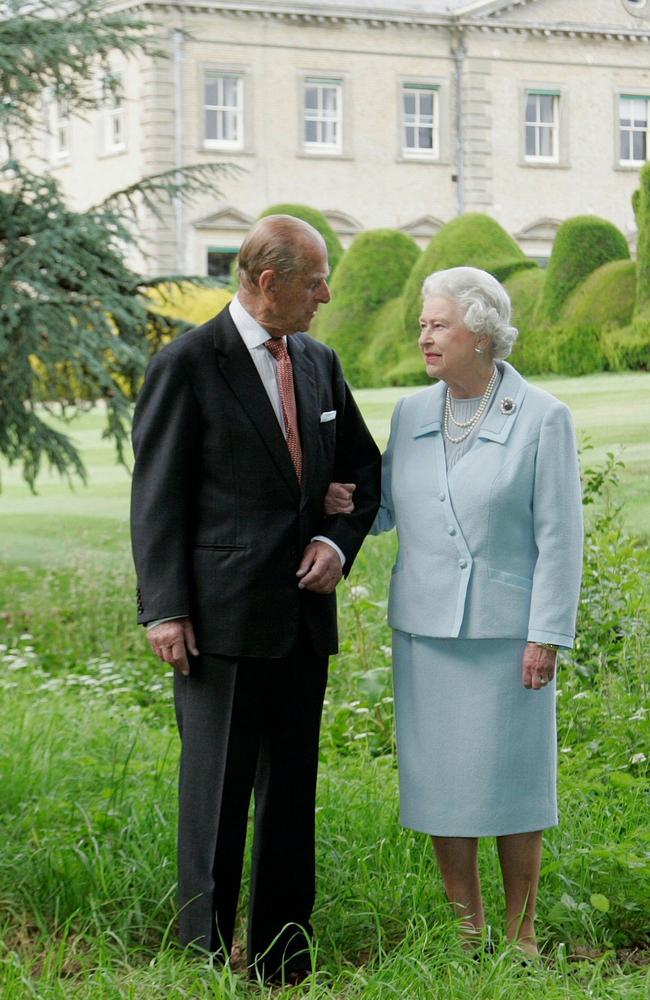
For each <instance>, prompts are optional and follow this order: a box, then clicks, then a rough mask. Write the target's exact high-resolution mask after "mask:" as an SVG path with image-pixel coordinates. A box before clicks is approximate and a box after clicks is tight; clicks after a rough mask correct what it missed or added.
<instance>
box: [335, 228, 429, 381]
mask: <svg viewBox="0 0 650 1000" xmlns="http://www.w3.org/2000/svg"><path fill="white" fill-rule="evenodd" d="M418 256H419V250H418V247H417V244H416V243H415V241H414V240H413V239H412V238H411V237H410V236H407V235H406V233H402V232H400V231H399V230H393V229H374V230H368V231H366V232H364V233H361V234H360V235H359V236H357V237H356V239H355V240H354V242H353V243H352V246H351V247H350V249H349V250H348V251H347V253H346V254H345V256H344V258H343V260H342V261H341V264H340V265H339V267H338V268H337V270H336V272H335V274H334V277H333V279H332V301H331V303H329V304H328V305H327V306H325V307H324V308H323V309H322V310H321V314H320V316H319V320H318V326H317V331H318V336H319V337H321V338H322V339H323V340H324V341H325V342H326V343H328V344H330V345H331V346H332V347H333V348H334V349H335V350H336V351H337V353H338V354H339V357H340V358H341V361H342V364H343V368H344V370H345V373H346V376H347V378H348V379H349V380H350V381H351V382H352V383H353V384H354V385H369V384H372V383H371V382H370V380H369V376H368V373H367V371H366V370H365V369H364V367H363V365H362V364H361V363H360V355H361V353H362V351H363V349H364V347H365V346H366V345H367V344H368V341H369V338H370V324H371V321H372V319H373V316H374V314H375V313H376V312H377V310H378V309H380V308H381V306H383V305H384V304H385V303H386V302H389V301H390V300H391V299H394V298H395V297H396V296H398V295H399V294H400V293H401V291H402V288H403V287H404V282H405V281H406V278H407V277H408V274H409V272H410V270H411V268H412V266H413V263H414V261H415V260H416V259H417V257H418Z"/></svg>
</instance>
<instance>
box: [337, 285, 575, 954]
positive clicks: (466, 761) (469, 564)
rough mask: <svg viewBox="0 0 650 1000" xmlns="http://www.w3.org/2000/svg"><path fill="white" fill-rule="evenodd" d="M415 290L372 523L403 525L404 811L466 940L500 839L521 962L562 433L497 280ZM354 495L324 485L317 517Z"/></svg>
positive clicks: (399, 566)
mask: <svg viewBox="0 0 650 1000" xmlns="http://www.w3.org/2000/svg"><path fill="white" fill-rule="evenodd" d="M423 298H424V303H423V307H422V314H421V316H420V338H419V346H420V349H421V351H422V354H423V356H424V364H425V366H426V371H427V374H428V375H429V376H430V377H431V378H434V379H437V380H438V381H437V383H436V384H435V385H433V386H430V387H428V388H426V389H424V390H422V391H421V392H417V393H415V394H414V395H412V396H408V397H405V398H403V399H401V400H400V401H399V402H398V404H397V406H396V408H395V412H394V414H393V419H392V424H391V433H390V440H389V443H388V448H387V450H386V453H385V455H384V461H383V472H382V475H383V483H382V507H381V510H380V512H379V514H378V516H377V520H376V522H375V527H374V530H375V531H386V530H388V529H390V528H392V527H393V526H395V527H396V528H397V532H398V535H399V552H398V556H397V561H396V563H395V566H394V567H393V572H392V577H391V584H390V600H389V613H388V617H389V623H390V625H391V626H392V628H393V630H394V631H393V667H394V686H395V715H396V724H397V746H398V760H399V775H400V806H401V809H400V812H401V821H402V823H403V825H404V826H407V827H410V828H411V829H414V830H419V831H423V832H425V833H428V834H430V835H431V836H432V838H433V844H434V848H435V852H436V856H437V859H438V864H439V866H440V871H441V873H442V878H443V881H444V884H445V889H446V891H447V895H448V897H449V900H450V902H451V904H452V907H453V909H454V911H455V913H456V914H457V915H458V917H459V918H460V925H461V932H462V933H463V936H464V939H465V941H466V943H467V944H468V946H473V943H474V942H475V941H477V940H479V941H480V939H481V936H482V933H483V927H484V920H485V918H484V913H483V902H482V898H481V884H480V878H479V872H478V866H477V848H478V838H479V837H496V838H497V847H498V854H499V860H500V864H501V870H502V874H503V884H504V889H505V898H506V933H507V937H508V939H509V940H513V941H517V942H518V945H519V947H520V948H522V949H523V950H524V951H525V952H527V953H529V954H533V955H534V954H536V953H537V943H536V938H535V926H534V920H535V902H536V896H537V885H538V880H539V870H540V856H541V849H542V830H543V829H544V828H546V827H550V826H554V825H555V824H556V823H557V803H556V735H555V661H556V654H557V650H558V647H570V646H571V645H572V644H573V637H574V628H575V619H576V609H577V603H578V592H579V586H580V573H581V561H582V560H581V555H582V518H581V493H580V479H579V470H578V461H577V454H576V444H575V437H574V431H573V426H572V422H571V417H570V414H569V411H568V409H567V407H566V406H565V405H564V404H563V403H561V402H559V401H558V400H557V399H555V398H554V397H553V396H551V395H549V394H548V393H547V392H544V391H543V390H542V389H538V388H536V387H534V386H532V385H530V384H529V383H528V382H526V381H525V380H524V379H523V378H522V377H521V376H520V375H519V374H518V373H517V372H516V371H515V369H514V368H513V367H511V365H509V364H507V363H506V362H505V361H504V360H503V359H504V358H505V357H506V356H507V355H508V354H509V353H510V350H511V348H512V345H513V342H514V340H515V337H516V335H517V331H516V329H514V328H513V327H512V326H510V301H509V299H508V296H507V294H506V292H505V290H504V289H503V287H502V286H501V285H500V284H499V282H498V281H496V280H495V279H494V278H493V277H492V276H491V275H489V274H487V273H486V272H485V271H480V270H477V269H476V268H472V267H456V268H452V269H450V270H447V271H440V272H437V273H434V274H432V275H430V276H429V277H428V278H427V279H426V280H425V282H424V286H423ZM337 497H338V499H337ZM351 503H352V499H351V491H350V490H349V489H348V488H346V486H345V485H344V484H333V486H332V487H331V488H330V493H329V494H328V512H334V510H335V509H337V510H339V511H341V510H343V509H348V510H349V509H350V507H351Z"/></svg>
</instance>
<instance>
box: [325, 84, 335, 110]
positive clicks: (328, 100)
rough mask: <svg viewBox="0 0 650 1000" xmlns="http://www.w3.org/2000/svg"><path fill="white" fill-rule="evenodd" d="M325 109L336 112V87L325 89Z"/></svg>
mask: <svg viewBox="0 0 650 1000" xmlns="http://www.w3.org/2000/svg"><path fill="white" fill-rule="evenodd" d="M323 108H325V110H326V111H336V91H335V89H334V87H323Z"/></svg>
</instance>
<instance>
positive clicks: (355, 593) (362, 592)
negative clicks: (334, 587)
mask: <svg viewBox="0 0 650 1000" xmlns="http://www.w3.org/2000/svg"><path fill="white" fill-rule="evenodd" d="M350 597H354V598H357V597H370V591H369V590H368V589H367V587H361V586H356V587H350Z"/></svg>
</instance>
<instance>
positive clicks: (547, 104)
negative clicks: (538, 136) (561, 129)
mask: <svg viewBox="0 0 650 1000" xmlns="http://www.w3.org/2000/svg"><path fill="white" fill-rule="evenodd" d="M538 100H539V110H540V121H543V122H552V121H553V105H554V103H555V98H554V97H548V96H546V95H541V96H539V97H538Z"/></svg>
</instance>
